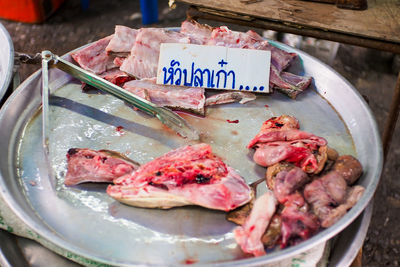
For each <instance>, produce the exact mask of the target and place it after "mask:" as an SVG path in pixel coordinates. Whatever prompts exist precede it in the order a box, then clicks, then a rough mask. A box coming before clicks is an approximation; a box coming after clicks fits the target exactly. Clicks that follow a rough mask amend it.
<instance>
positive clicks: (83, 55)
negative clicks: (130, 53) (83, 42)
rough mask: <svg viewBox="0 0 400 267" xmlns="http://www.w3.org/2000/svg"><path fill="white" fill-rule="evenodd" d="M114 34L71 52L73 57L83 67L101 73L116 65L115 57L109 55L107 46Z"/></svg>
mask: <svg viewBox="0 0 400 267" xmlns="http://www.w3.org/2000/svg"><path fill="white" fill-rule="evenodd" d="M112 37H113V35H110V36H107V37H105V38H103V39H100V40H98V41H96V42H94V43H93V44H91V45H89V46H87V47H85V48H82V49H80V50H78V51H77V52H74V53H72V54H71V56H72V58H73V59H74V60H75V61H76V62H77V63H78V64H79V66H81V67H82V68H83V69H85V70H88V71H91V72H93V73H95V74H100V73H103V72H105V71H106V70H109V69H112V68H114V67H115V65H114V64H113V60H114V57H111V56H108V55H107V52H106V50H105V49H106V47H107V45H108V43H109V42H110V40H111V38H112Z"/></svg>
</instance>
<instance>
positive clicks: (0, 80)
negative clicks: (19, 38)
mask: <svg viewBox="0 0 400 267" xmlns="http://www.w3.org/2000/svg"><path fill="white" fill-rule="evenodd" d="M13 67H14V46H13V43H12V41H11V37H10V35H9V34H8V31H7V30H6V28H4V26H3V24H1V23H0V102H1V100H2V98H3V96H4V95H5V93H6V92H7V89H8V86H9V84H10V82H11V78H12V74H13Z"/></svg>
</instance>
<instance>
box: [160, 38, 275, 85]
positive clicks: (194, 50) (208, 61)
mask: <svg viewBox="0 0 400 267" xmlns="http://www.w3.org/2000/svg"><path fill="white" fill-rule="evenodd" d="M270 64H271V52H270V51H265V50H254V49H240V48H227V47H223V46H208V45H194V44H174V43H163V44H161V48H160V57H159V60H158V71H157V83H158V84H169V85H181V86H190V87H205V88H211V89H234V90H241V91H252V92H263V93H268V92H269V72H270Z"/></svg>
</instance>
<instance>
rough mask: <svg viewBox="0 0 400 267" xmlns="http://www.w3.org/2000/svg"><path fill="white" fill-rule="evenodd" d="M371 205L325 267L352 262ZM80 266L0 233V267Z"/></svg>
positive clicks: (341, 236)
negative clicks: (27, 266)
mask: <svg viewBox="0 0 400 267" xmlns="http://www.w3.org/2000/svg"><path fill="white" fill-rule="evenodd" d="M371 215H372V203H370V204H369V205H368V206H367V208H366V209H365V210H364V211H363V213H362V214H361V215H360V216H359V217H358V218H357V219H356V220H355V221H354V222H352V223H351V224H350V225H349V226H348V227H347V228H346V229H345V230H344V231H343V232H341V233H340V234H339V235H338V236H337V237H336V238H335V241H334V244H333V247H332V249H331V253H330V257H329V263H328V267H334V266H349V265H350V264H351V263H352V262H353V260H354V259H355V257H356V255H357V253H358V251H359V250H360V248H361V246H362V244H363V242H364V239H365V237H366V234H367V230H368V226H369V223H370V221H371ZM27 264H28V265H29V266H37V267H40V266H64V267H66V266H70V267H73V266H80V265H79V264H76V263H74V262H71V261H69V260H68V259H66V258H64V257H61V256H59V255H58V254H56V253H54V252H52V251H51V250H48V249H46V248H45V247H43V246H41V245H40V244H38V243H37V242H35V241H32V240H29V239H26V238H22V237H17V236H14V235H12V234H9V233H7V232H5V231H3V230H0V266H3V267H9V266H10V267H11V266H26V265H27Z"/></svg>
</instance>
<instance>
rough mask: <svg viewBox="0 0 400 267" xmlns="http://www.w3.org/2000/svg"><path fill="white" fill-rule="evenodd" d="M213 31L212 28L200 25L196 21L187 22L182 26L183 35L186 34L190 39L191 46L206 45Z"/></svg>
mask: <svg viewBox="0 0 400 267" xmlns="http://www.w3.org/2000/svg"><path fill="white" fill-rule="evenodd" d="M212 31H213V28H212V27H210V26H208V25H205V24H200V23H198V22H196V21H194V20H191V21H189V20H185V21H184V22H182V25H181V33H184V34H186V35H187V36H188V37H189V38H190V43H191V44H199V45H204V44H206V43H207V42H208V40H210V37H211V33H212Z"/></svg>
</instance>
